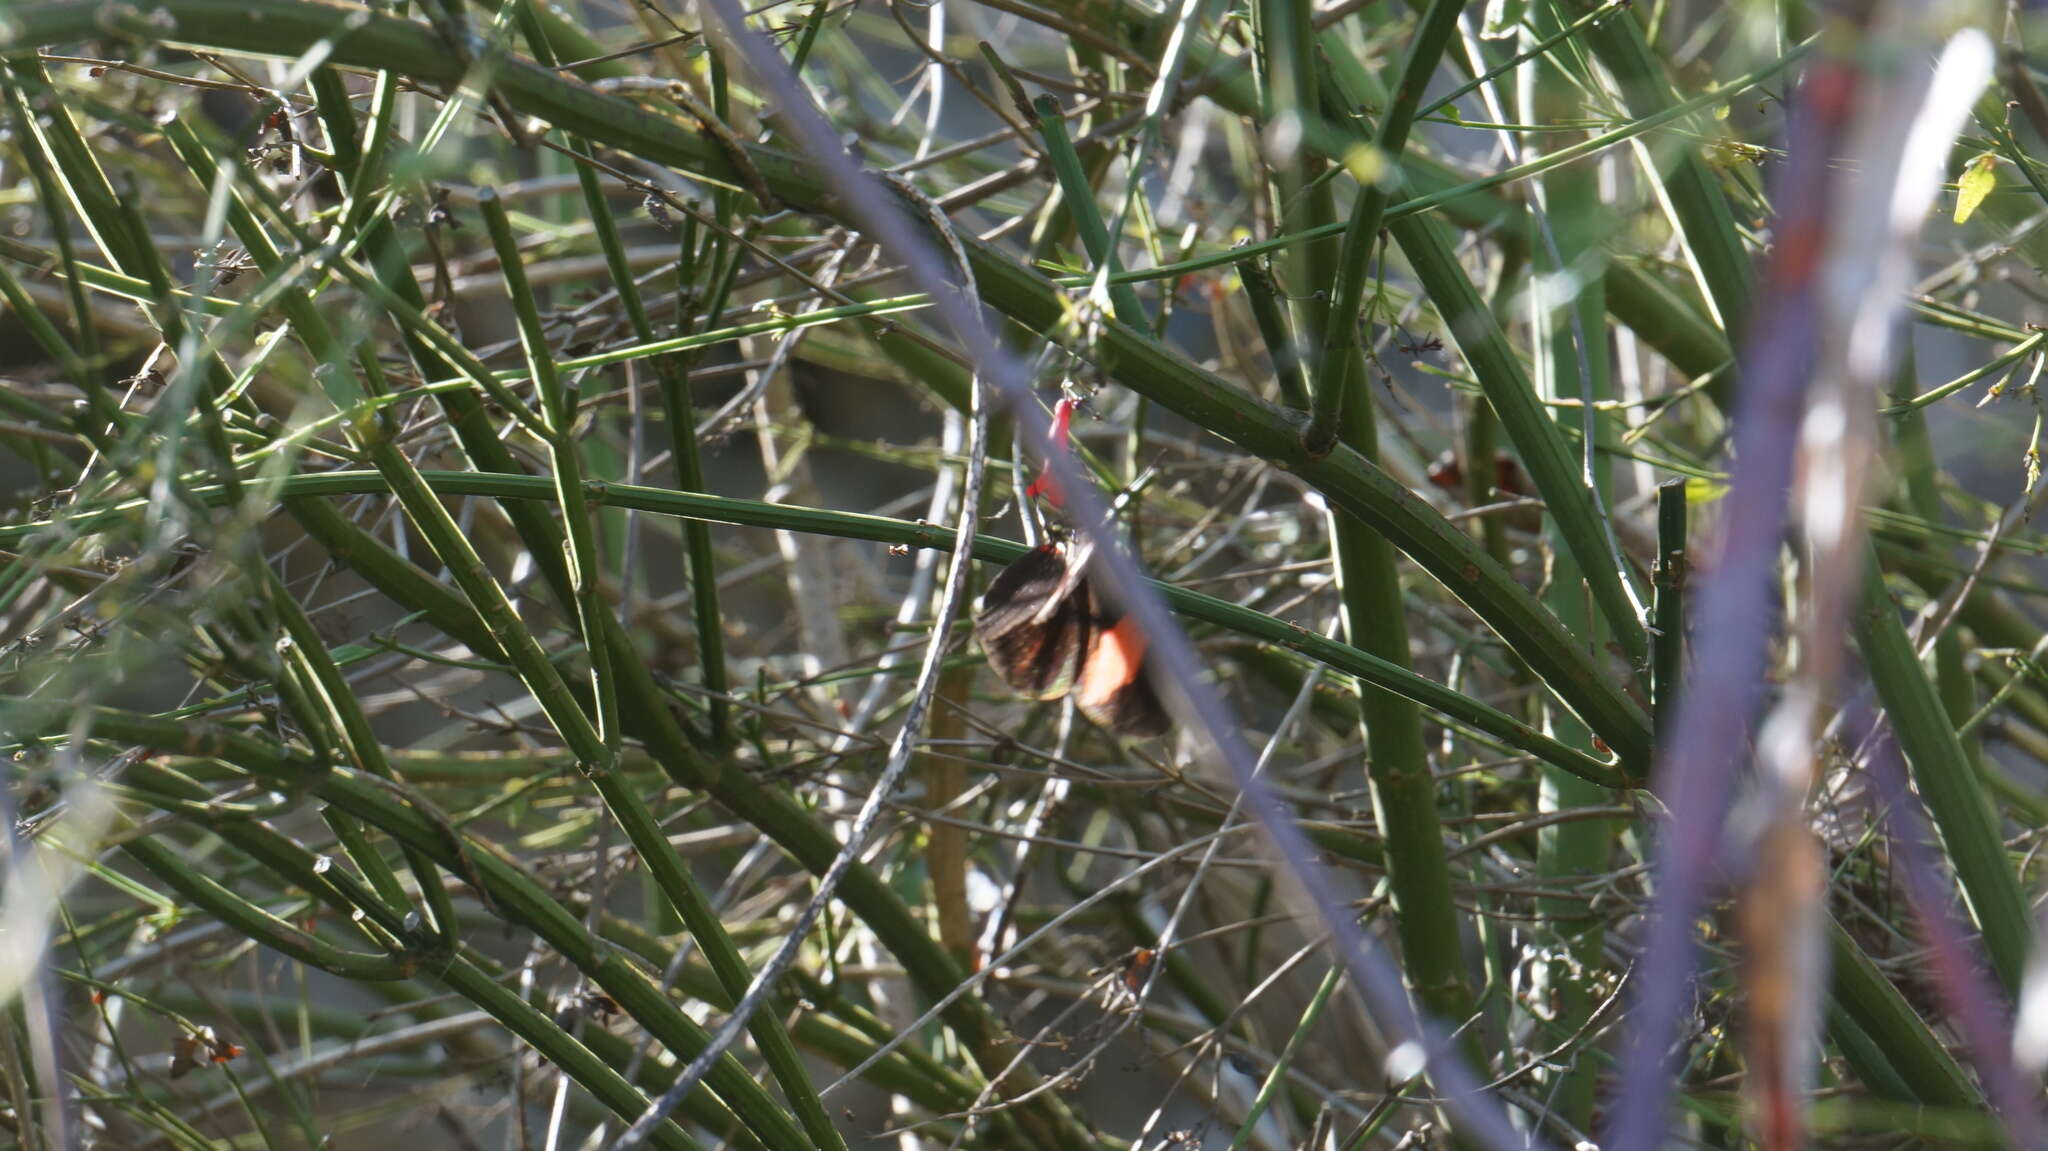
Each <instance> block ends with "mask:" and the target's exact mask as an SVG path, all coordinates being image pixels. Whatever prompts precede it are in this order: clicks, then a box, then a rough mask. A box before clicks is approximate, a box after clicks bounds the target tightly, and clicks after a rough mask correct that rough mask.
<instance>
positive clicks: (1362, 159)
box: [1344, 144, 1387, 184]
mask: <svg viewBox="0 0 2048 1151" xmlns="http://www.w3.org/2000/svg"><path fill="white" fill-rule="evenodd" d="M1344 166H1345V167H1346V168H1349V169H1350V170H1351V178H1352V179H1354V180H1357V181H1358V182H1359V183H1361V184H1377V183H1379V182H1380V178H1381V177H1382V176H1385V175H1386V174H1387V154H1386V153H1385V152H1382V151H1380V150H1379V149H1378V148H1377V147H1375V146H1373V145H1371V144H1358V145H1354V146H1353V147H1351V148H1349V149H1347V150H1346V151H1345V153H1344Z"/></svg>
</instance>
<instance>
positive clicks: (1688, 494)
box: [1685, 476, 1728, 507]
mask: <svg viewBox="0 0 2048 1151" xmlns="http://www.w3.org/2000/svg"><path fill="white" fill-rule="evenodd" d="M1727 494H1728V485H1727V484H1724V483H1722V482H1721V481H1719V480H1710V479H1707V478H1705V477H1703V476H1693V477H1691V478H1690V479H1687V480H1686V481H1685V502H1686V503H1689V504H1692V505H1693V506H1694V507H1698V506H1699V505H1701V504H1710V503H1713V502H1714V501H1715V500H1718V499H1720V498H1721V497H1722V496H1725V495H1727Z"/></svg>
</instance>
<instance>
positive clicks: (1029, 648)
mask: <svg viewBox="0 0 2048 1151" xmlns="http://www.w3.org/2000/svg"><path fill="white" fill-rule="evenodd" d="M1093 629H1094V617H1093V613H1092V612H1091V611H1090V610H1089V602H1088V594H1087V589H1086V586H1085V585H1084V584H1082V583H1081V582H1080V581H1079V580H1077V579H1075V578H1073V576H1072V575H1070V573H1069V570H1068V566H1067V561H1066V555H1065V553H1064V551H1063V549H1061V548H1060V547H1059V546H1058V545H1052V544H1048V545H1046V546H1044V547H1039V548H1034V549H1032V550H1031V551H1028V552H1026V553H1024V555H1023V556H1021V557H1019V558H1018V559H1017V561H1016V562H1014V563H1012V564H1011V565H1010V566H1009V567H1006V568H1004V569H1003V570H1002V572H1001V573H1000V574H998V575H997V576H996V578H995V579H994V580H992V581H990V582H989V585H988V590H987V591H986V592H984V593H983V594H982V597H981V612H980V614H978V615H976V616H975V617H974V636H975V638H976V639H978V640H980V641H981V647H982V650H983V651H984V652H986V653H987V654H988V662H989V666H991V667H993V668H995V669H996V674H998V675H1000V676H1002V677H1003V682H1005V683H1007V684H1009V685H1010V687H1011V688H1012V689H1014V690H1016V691H1018V692H1021V693H1023V694H1025V695H1030V696H1036V697H1038V698H1041V699H1057V698H1058V697H1060V696H1061V695H1064V694H1066V691H1067V688H1068V686H1069V685H1070V684H1072V682H1073V680H1074V676H1075V674H1076V671H1077V669H1078V667H1079V664H1080V659H1081V656H1082V655H1083V653H1085V652H1086V651H1087V650H1088V644H1089V637H1090V634H1091V632H1092V631H1093Z"/></svg>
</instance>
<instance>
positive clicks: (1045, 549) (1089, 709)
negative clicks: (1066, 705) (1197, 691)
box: [974, 542, 1169, 739]
mask: <svg viewBox="0 0 2048 1151" xmlns="http://www.w3.org/2000/svg"><path fill="white" fill-rule="evenodd" d="M1089 555H1090V549H1089V547H1088V545H1087V544H1086V543H1085V542H1062V543H1050V544H1045V545H1043V546H1041V547H1037V548H1033V549H1032V550H1031V551H1029V552H1026V553H1025V554H1024V555H1023V556H1021V557H1020V558H1018V559H1017V560H1016V561H1015V562H1013V563H1012V564H1010V566H1008V567H1006V568H1004V569H1003V570H1002V572H1001V573H1000V574H999V575H997V576H996V578H995V579H994V580H993V581H991V582H990V583H989V586H988V591H987V592H985V593H984V594H983V595H982V607H981V611H980V613H979V614H978V615H976V616H975V620H974V635H975V638H976V639H978V640H979V641H980V642H981V646H982V650H983V651H985V652H986V653H987V654H988V661H989V665H990V666H992V667H994V668H995V670H996V673H997V674H998V675H1000V676H1002V677H1003V682H1005V683H1007V684H1009V685H1010V687H1011V688H1012V689H1013V690H1015V691H1017V692H1018V693H1020V694H1022V695H1028V696H1031V697H1032V698H1034V699H1058V698H1060V697H1061V696H1064V695H1068V694H1069V693H1071V694H1072V695H1073V697H1074V703H1075V705H1076V706H1078V707H1079V708H1080V709H1081V713H1082V714H1083V715H1086V716H1087V717H1088V718H1089V719H1091V720H1093V721H1094V722H1096V723H1098V724H1101V725H1102V726H1103V727H1106V728H1108V729H1110V730H1111V731H1114V732H1116V733H1117V734H1119V735H1122V736H1126V737H1128V738H1132V739H1145V738H1149V737H1151V736H1155V735H1163V734H1165V733H1166V730H1167V728H1168V726H1169V723H1168V719H1167V715H1166V709H1165V708H1164V707H1163V706H1161V705H1160V702H1159V696H1158V694H1157V693H1156V692H1154V691H1153V690H1152V684H1151V681H1150V679H1149V678H1148V676H1147V674H1146V667H1145V651H1146V647H1147V643H1146V640H1145V636H1144V633H1143V632H1142V631H1140V630H1139V628H1138V626H1137V621H1135V620H1133V619H1130V618H1128V617H1125V616H1123V615H1122V613H1120V612H1116V611H1114V610H1112V609H1111V608H1110V607H1109V605H1108V604H1107V603H1105V602H1104V601H1103V600H1102V598H1101V597H1100V596H1099V595H1097V594H1096V592H1095V589H1094V587H1093V586H1091V585H1090V583H1089V581H1088V579H1087V566H1088V558H1089Z"/></svg>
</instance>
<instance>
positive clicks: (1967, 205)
mask: <svg viewBox="0 0 2048 1151" xmlns="http://www.w3.org/2000/svg"><path fill="white" fill-rule="evenodd" d="M1997 163H1998V157H1996V156H1994V155H1992V154H1991V153H1989V152H1986V153H1984V154H1983V155H1981V156H1979V157H1977V158H1976V159H1975V160H1972V161H1970V166H1969V167H1968V168H1965V169H1963V176H1962V178H1961V179H1960V180H1957V181H1956V223H1958V224H1960V223H1963V222H1964V221H1966V220H1968V219H1969V218H1970V217H1971V215H1973V214H1974V213H1975V212H1976V211H1977V207H1978V205H1980V204H1982V203H1983V202H1984V197H1986V196H1989V195H1990V194H1991V189H1993V188H1996V187H1998V173H1996V172H1994V171H1992V167H1993V165H1995V164H1997Z"/></svg>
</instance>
